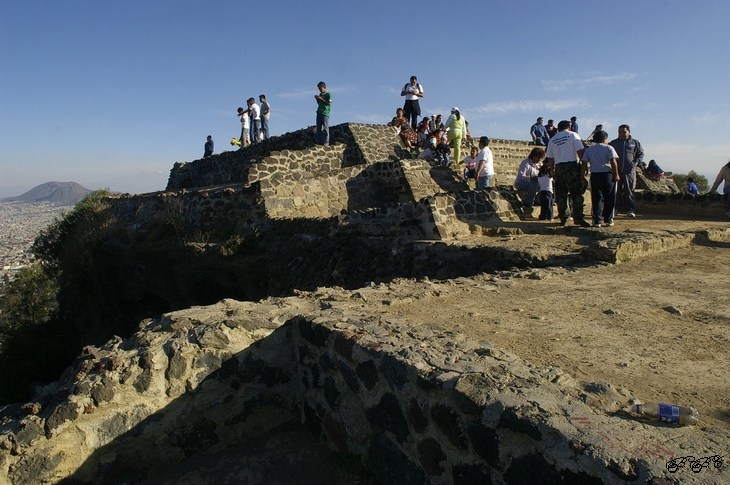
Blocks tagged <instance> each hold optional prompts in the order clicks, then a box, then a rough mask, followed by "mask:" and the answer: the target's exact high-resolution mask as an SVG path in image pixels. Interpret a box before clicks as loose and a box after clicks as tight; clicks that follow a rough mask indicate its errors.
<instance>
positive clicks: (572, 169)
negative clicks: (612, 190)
mask: <svg viewBox="0 0 730 485" xmlns="http://www.w3.org/2000/svg"><path fill="white" fill-rule="evenodd" d="M583 150H584V146H583V142H582V141H581V139H580V137H579V136H578V135H576V134H575V133H573V132H572V131H570V121H567V120H563V121H561V122H560V123H558V134H557V135H555V136H554V137H552V138H551V139H550V142H549V143H548V148H547V160H548V164H549V165H550V172H551V175H552V176H553V180H554V182H555V200H556V202H557V204H558V216H559V217H560V223H561V224H562V225H565V224H566V223H567V221H568V217H570V210H569V209H568V197H570V200H571V201H572V203H573V222H575V223H576V224H578V225H580V226H583V227H590V224H589V223H588V221H586V220H585V216H584V215H583V192H584V191H585V189H586V187H587V186H588V182H587V181H586V179H585V178H582V177H581V169H580V164H579V162H578V160H580V157H581V156H582V155H583Z"/></svg>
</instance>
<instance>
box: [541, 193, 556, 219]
mask: <svg viewBox="0 0 730 485" xmlns="http://www.w3.org/2000/svg"><path fill="white" fill-rule="evenodd" d="M553 200H554V198H553V193H552V192H550V191H548V190H541V191H540V217H539V219H540V220H541V221H552V220H553Z"/></svg>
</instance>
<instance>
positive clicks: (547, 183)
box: [537, 174, 553, 192]
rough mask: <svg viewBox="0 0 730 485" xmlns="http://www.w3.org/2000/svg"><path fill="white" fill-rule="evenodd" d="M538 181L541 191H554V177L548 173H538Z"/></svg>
mask: <svg viewBox="0 0 730 485" xmlns="http://www.w3.org/2000/svg"><path fill="white" fill-rule="evenodd" d="M537 183H538V185H539V186H540V192H552V191H553V179H552V178H551V177H550V175H548V174H544V175H538V176H537Z"/></svg>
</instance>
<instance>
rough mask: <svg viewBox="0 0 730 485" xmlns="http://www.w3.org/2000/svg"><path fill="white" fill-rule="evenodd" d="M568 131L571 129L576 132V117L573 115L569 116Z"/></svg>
mask: <svg viewBox="0 0 730 485" xmlns="http://www.w3.org/2000/svg"><path fill="white" fill-rule="evenodd" d="M558 129H560V128H558ZM570 131H572V132H573V133H575V134H576V135H577V134H578V118H576V117H575V116H573V117H571V118H570ZM579 136H580V135H579Z"/></svg>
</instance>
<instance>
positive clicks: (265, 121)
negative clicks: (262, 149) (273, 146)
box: [259, 94, 271, 140]
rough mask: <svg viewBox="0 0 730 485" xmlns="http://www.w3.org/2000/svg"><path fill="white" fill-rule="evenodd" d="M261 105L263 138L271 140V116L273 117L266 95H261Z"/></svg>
mask: <svg viewBox="0 0 730 485" xmlns="http://www.w3.org/2000/svg"><path fill="white" fill-rule="evenodd" d="M259 103H261V138H262V139H263V140H268V139H269V116H271V106H270V105H269V102H268V101H267V100H266V95H265V94H259Z"/></svg>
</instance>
